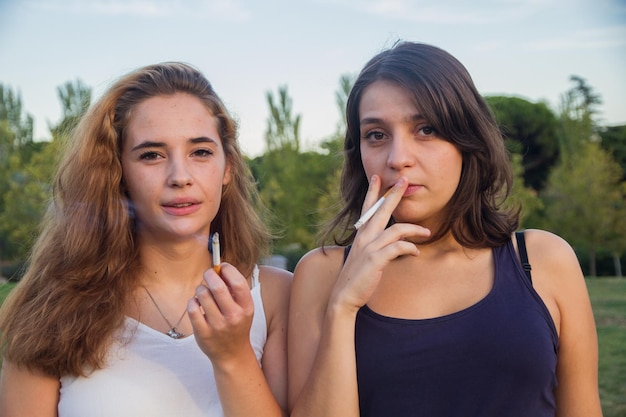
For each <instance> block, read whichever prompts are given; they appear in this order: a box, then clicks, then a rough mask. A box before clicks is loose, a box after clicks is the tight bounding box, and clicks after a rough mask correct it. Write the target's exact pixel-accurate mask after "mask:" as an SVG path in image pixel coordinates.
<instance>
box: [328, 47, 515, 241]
mask: <svg viewBox="0 0 626 417" xmlns="http://www.w3.org/2000/svg"><path fill="white" fill-rule="evenodd" d="M378 80H386V81H390V82H394V83H396V84H397V85H399V86H400V87H401V88H403V89H405V90H406V91H407V93H409V94H411V95H412V96H413V98H414V102H415V106H416V107H417V108H418V109H419V111H420V114H421V115H422V116H423V117H424V118H425V119H426V120H427V121H428V123H429V124H430V125H431V126H432V127H433V128H434V130H435V131H436V132H438V134H439V135H440V136H441V137H442V138H444V139H445V140H447V141H449V142H451V143H453V144H454V145H455V146H456V147H457V148H458V149H459V151H460V152H461V154H462V157H463V167H462V171H461V178H460V182H459V185H458V187H457V190H456V192H455V193H454V195H453V196H452V198H451V199H450V201H449V202H448V205H447V206H446V209H445V218H444V221H443V223H442V226H441V228H440V229H439V230H434V231H433V235H432V236H431V238H430V239H429V242H433V241H435V240H438V239H440V238H441V237H443V236H444V235H446V234H447V233H449V232H451V233H452V234H453V236H454V238H455V239H456V240H457V241H459V242H460V243H461V244H463V245H464V246H467V247H495V246H499V245H502V244H503V243H504V242H506V241H507V240H508V239H509V238H510V234H511V233H512V231H514V230H515V229H516V228H517V225H518V217H519V210H510V209H508V210H507V209H505V208H503V207H502V203H503V202H504V199H505V198H506V197H507V195H508V192H509V190H510V188H511V184H512V170H511V165H510V160H509V155H508V152H507V150H506V148H505V145H504V140H503V137H502V135H501V133H500V130H499V128H498V125H497V123H496V120H495V118H494V116H493V114H492V112H491V110H490V109H489V107H488V106H487V103H486V102H485V100H484V99H483V97H482V96H481V95H480V94H479V93H478V91H477V90H476V87H475V86H474V83H473V81H472V78H471V76H470V75H469V73H468V72H467V70H466V69H465V67H464V66H463V65H462V64H461V63H460V62H459V61H458V60H457V59H456V58H454V57H453V56H452V55H450V54H449V53H447V52H446V51H444V50H442V49H440V48H437V47H434V46H431V45H426V44H420V43H413V42H400V43H397V44H396V45H395V46H393V47H392V48H390V49H388V50H385V51H383V52H380V53H379V54H378V55H376V56H374V57H373V58H372V59H371V60H370V61H369V62H368V63H367V64H366V65H365V67H364V68H363V70H362V71H361V73H360V74H359V76H358V77H357V79H356V81H355V83H354V86H353V87H352V90H351V91H350V95H349V96H348V101H347V105H346V118H347V130H346V136H345V142H344V157H345V158H344V165H343V171H342V176H341V188H340V196H341V199H342V202H343V208H342V209H341V211H340V212H339V213H338V214H337V216H336V217H335V218H334V219H332V220H331V222H330V223H329V224H328V226H327V227H326V228H325V229H324V230H323V231H322V233H321V234H320V236H321V241H322V242H324V241H328V239H329V238H330V237H331V236H334V241H335V243H337V244H340V245H348V244H350V243H352V241H353V240H354V236H355V234H356V232H355V231H354V229H352V228H351V225H352V224H353V223H354V222H355V221H356V220H357V219H358V217H359V215H360V212H361V208H362V206H363V201H364V199H365V194H366V193H367V189H368V178H367V177H366V176H365V171H364V169H363V163H362V161H361V150H360V126H359V104H360V101H361V97H362V95H363V91H364V90H365V89H366V88H367V87H368V86H370V85H371V84H372V83H374V82H375V81H378ZM391 222H392V223H393V219H392V221H391Z"/></svg>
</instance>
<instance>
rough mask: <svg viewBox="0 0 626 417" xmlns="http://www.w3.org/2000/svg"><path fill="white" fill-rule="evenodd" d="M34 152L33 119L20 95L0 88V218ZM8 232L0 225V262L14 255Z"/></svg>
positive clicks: (4, 225) (4, 87)
mask: <svg viewBox="0 0 626 417" xmlns="http://www.w3.org/2000/svg"><path fill="white" fill-rule="evenodd" d="M36 149H37V145H36V144H35V143H34V142H33V117H32V116H31V115H30V114H26V113H25V112H24V109H23V106H22V97H21V95H20V93H19V92H15V91H14V90H13V89H11V88H10V87H6V86H4V85H2V84H0V178H2V181H0V215H2V214H3V213H5V211H6V205H7V202H9V201H10V199H9V196H8V191H9V189H10V182H11V181H16V180H19V179H20V177H21V173H20V167H21V166H22V164H24V163H25V162H27V161H28V160H29V159H30V158H31V157H32V155H33V153H34V152H35V151H36ZM10 228H11V225H10V224H1V223H0V260H2V259H4V260H7V259H11V258H12V257H13V255H14V252H15V248H14V244H13V242H12V240H11V237H10V233H9V230H10Z"/></svg>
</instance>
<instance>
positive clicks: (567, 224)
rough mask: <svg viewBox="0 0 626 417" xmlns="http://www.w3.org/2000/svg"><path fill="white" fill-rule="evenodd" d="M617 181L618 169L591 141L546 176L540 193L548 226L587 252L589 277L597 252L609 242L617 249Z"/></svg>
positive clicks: (620, 197)
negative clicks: (546, 184)
mask: <svg viewBox="0 0 626 417" xmlns="http://www.w3.org/2000/svg"><path fill="white" fill-rule="evenodd" d="M621 178H622V170H621V167H620V166H619V165H618V164H617V163H616V162H615V161H614V160H613V159H612V158H611V155H610V154H609V153H608V152H606V151H605V150H603V149H602V148H601V147H600V146H599V144H598V143H597V142H592V141H588V142H586V143H584V144H582V145H581V147H580V149H579V152H576V153H574V154H572V155H570V157H569V158H567V159H566V160H562V161H561V162H560V163H559V164H558V165H557V166H556V167H555V168H554V169H553V170H552V172H551V173H550V179H549V185H548V186H547V187H546V190H545V194H544V198H545V201H546V207H547V211H546V215H547V218H548V219H549V224H550V225H551V227H552V229H553V230H554V231H555V232H556V233H558V234H559V235H561V236H562V237H563V238H565V239H566V240H568V241H569V242H570V243H571V244H572V245H573V246H574V247H576V248H578V249H583V250H585V251H586V252H587V253H588V255H589V259H588V268H589V273H590V274H591V275H596V253H597V251H598V249H599V248H601V247H602V246H606V245H607V244H608V243H609V242H610V241H611V240H613V241H614V243H615V244H616V247H617V246H619V245H618V241H617V236H615V235H614V232H615V231H616V224H618V223H620V222H623V220H621V219H623V217H621V218H620V216H623V215H624V210H623V208H622V209H621V210H618V209H619V208H620V207H621V206H623V202H624V194H623V193H622V192H621V191H620V190H621V189H622V185H621V184H620V182H621ZM622 236H623V235H622ZM622 244H623V243H622Z"/></svg>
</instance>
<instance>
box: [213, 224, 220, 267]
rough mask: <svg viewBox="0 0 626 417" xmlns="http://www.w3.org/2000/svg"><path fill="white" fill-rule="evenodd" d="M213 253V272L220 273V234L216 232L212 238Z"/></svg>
mask: <svg viewBox="0 0 626 417" xmlns="http://www.w3.org/2000/svg"><path fill="white" fill-rule="evenodd" d="M211 252H212V253H213V270H214V271H215V272H217V273H218V274H219V273H220V270H221V267H220V234H219V233H217V232H215V233H213V236H211Z"/></svg>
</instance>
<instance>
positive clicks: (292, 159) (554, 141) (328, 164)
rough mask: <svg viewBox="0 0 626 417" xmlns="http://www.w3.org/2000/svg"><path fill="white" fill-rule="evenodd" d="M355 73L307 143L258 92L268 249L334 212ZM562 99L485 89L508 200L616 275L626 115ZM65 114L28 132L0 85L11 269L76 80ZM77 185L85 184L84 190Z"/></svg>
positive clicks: (7, 270)
mask: <svg viewBox="0 0 626 417" xmlns="http://www.w3.org/2000/svg"><path fill="white" fill-rule="evenodd" d="M353 79H354V77H353V76H352V75H343V76H341V77H340V79H339V83H338V88H337V91H336V102H337V110H338V112H339V114H340V116H341V117H340V118H339V120H341V121H340V122H339V123H338V125H337V126H336V130H335V134H333V135H331V136H330V137H327V138H320V139H319V142H318V145H317V147H315V148H307V149H304V148H303V146H302V145H301V139H300V130H299V127H300V122H301V120H302V117H306V115H300V114H294V113H293V106H292V99H291V97H290V96H289V92H288V88H287V86H279V87H278V88H277V91H276V92H275V93H274V92H271V91H268V92H267V93H266V101H267V106H268V114H269V115H268V117H267V127H266V131H265V150H264V152H263V154H262V155H260V156H257V157H254V158H252V159H248V163H249V166H250V168H251V171H252V173H253V175H254V177H255V178H256V179H257V184H258V187H259V190H260V193H261V196H262V199H263V202H264V204H265V205H266V206H267V208H268V209H269V210H268V213H270V215H269V216H270V217H269V218H268V221H270V223H271V224H272V227H273V229H274V230H275V231H276V240H275V242H274V245H273V252H274V254H280V255H284V256H285V257H287V259H288V264H287V266H288V268H289V269H291V270H293V267H294V266H295V264H296V262H297V261H298V259H299V258H300V257H301V256H302V255H303V254H304V253H305V252H306V251H308V250H309V249H311V248H313V247H314V246H316V245H317V244H318V242H316V240H315V235H316V232H317V231H318V230H319V228H320V226H321V224H323V223H324V222H325V221H326V220H328V219H329V218H330V217H331V216H332V215H333V214H334V213H336V211H337V204H338V197H337V195H338V194H337V191H338V186H339V177H340V171H341V163H342V156H341V151H342V147H343V132H344V128H345V124H344V123H345V122H344V120H345V117H344V116H345V114H344V112H345V102H346V99H347V95H348V92H349V91H350V88H351V86H352V82H353ZM570 81H571V88H570V89H569V90H568V91H565V92H563V94H562V95H561V99H560V103H559V108H558V109H551V108H550V107H549V106H548V105H547V104H546V103H544V102H538V103H533V102H530V101H527V100H525V99H522V98H519V97H504V96H489V97H486V99H487V101H488V103H489V105H490V106H491V108H492V110H493V111H494V113H495V115H496V117H497V119H498V122H499V123H500V125H501V127H502V131H503V134H504V136H505V140H506V143H507V146H508V148H509V150H510V151H511V157H512V162H513V164H514V167H515V175H516V177H515V184H514V187H513V189H512V195H511V200H510V201H511V202H521V203H522V204H523V211H522V220H521V227H522V228H535V227H536V228H543V229H547V230H550V231H553V232H555V233H557V234H559V235H561V236H562V237H563V238H565V239H566V240H567V241H568V242H569V243H570V244H571V245H572V246H573V247H574V248H575V250H576V252H577V254H578V256H579V260H580V262H581V265H582V267H583V270H584V272H585V274H586V275H589V276H601V275H609V276H622V268H621V265H622V264H621V262H623V261H622V259H623V257H624V254H625V253H626V221H625V220H624V219H626V181H625V180H626V176H625V173H626V125H624V126H605V125H603V124H602V122H601V118H600V114H601V111H600V109H601V105H602V100H601V96H600V94H598V93H596V92H595V91H594V90H593V88H592V87H591V86H590V85H588V84H587V82H586V80H585V79H584V78H581V77H579V76H572V77H571V78H570ZM57 94H58V98H59V100H60V102H61V108H62V118H61V120H60V121H59V123H58V124H56V125H51V124H49V126H48V127H49V132H50V137H49V140H47V141H34V139H33V117H32V116H31V115H30V114H28V112H27V111H26V107H27V106H26V105H25V104H24V103H22V100H21V95H20V93H19V91H18V90H14V89H13V88H12V87H11V86H7V85H3V84H2V83H0V266H1V267H2V269H0V272H1V274H0V275H3V276H4V277H8V278H12V279H19V276H20V273H21V271H22V268H23V266H24V265H25V263H26V262H27V257H28V252H29V249H30V247H31V245H32V243H33V241H34V239H35V237H36V235H37V233H38V228H39V222H40V219H41V218H42V215H43V213H44V211H45V209H46V205H47V203H48V201H49V198H50V195H51V192H52V190H51V182H52V177H53V175H54V172H55V168H56V165H57V163H58V158H59V151H60V148H61V146H60V145H61V143H62V142H63V141H64V140H65V139H66V138H67V137H68V133H69V132H70V131H71V129H72V128H73V127H74V126H75V125H76V123H77V121H78V120H79V119H80V117H81V115H82V114H83V113H84V111H85V110H86V108H87V107H88V106H89V103H90V102H91V88H90V87H88V86H86V85H84V84H83V83H82V82H81V81H80V80H75V81H69V82H67V83H65V84H64V85H62V86H59V87H58V88H57ZM88 192H89V191H88V190H85V193H88Z"/></svg>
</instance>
